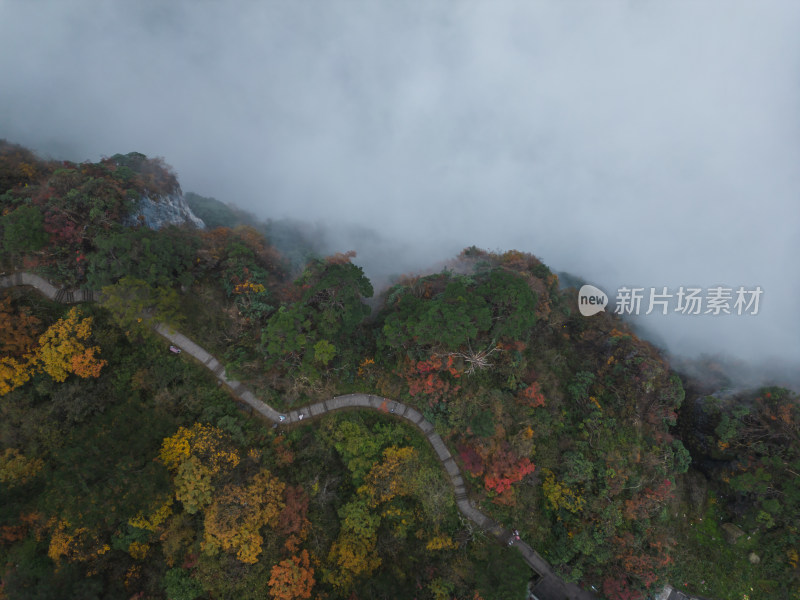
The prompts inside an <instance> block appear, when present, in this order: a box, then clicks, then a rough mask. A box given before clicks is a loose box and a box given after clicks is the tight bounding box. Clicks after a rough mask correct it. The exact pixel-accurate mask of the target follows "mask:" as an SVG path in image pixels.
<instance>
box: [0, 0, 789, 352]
mask: <svg viewBox="0 0 800 600" xmlns="http://www.w3.org/2000/svg"><path fill="white" fill-rule="evenodd" d="M798 26H800V5H799V4H797V3H796V2H783V3H778V2H766V3H758V4H757V5H756V4H754V3H752V2H730V1H724V2H723V1H722V0H719V1H716V2H710V1H709V2H704V3H688V2H687V3H683V2H676V3H660V2H636V3H634V2H603V3H580V4H577V3H566V2H555V1H553V2H524V3H523V2H515V3H512V2H482V1H478V0H476V1H471V2H470V1H466V2H459V3H453V2H426V3H416V2H411V3H395V2H384V3H378V2H370V3H368V2H355V1H353V2H349V1H345V0H339V1H337V2H321V1H306V2H288V1H287V2H266V3H264V2H226V3H222V2H206V1H194V2H188V1H174V2H147V1H145V2H116V1H110V2H103V3H98V2H90V1H80V2H73V1H69V2H62V1H56V0H47V1H37V2H30V1H22V0H5V1H4V2H2V3H0V74H2V83H1V84H0V136H2V137H6V138H8V139H9V140H11V141H15V142H18V143H22V144H24V145H28V146H30V147H32V148H34V149H36V150H39V151H40V152H43V153H46V154H50V155H53V156H56V157H59V158H61V157H63V158H70V159H73V160H86V159H89V160H96V159H97V158H99V157H100V156H102V155H110V154H113V153H115V152H128V151H133V150H136V151H139V152H144V153H146V154H148V155H159V156H164V157H165V158H166V159H167V162H169V163H170V164H172V165H173V166H174V167H175V169H176V171H177V172H178V174H179V177H180V180H181V183H182V185H183V188H184V189H186V190H192V191H195V192H197V193H200V194H203V195H208V196H215V197H217V198H219V199H221V200H225V201H232V202H235V203H236V204H238V205H240V206H242V207H244V208H247V209H249V210H251V211H253V212H255V213H256V214H258V215H259V216H261V217H265V218H266V217H272V218H282V217H293V218H299V219H305V220H310V221H315V222H320V223H323V224H325V225H326V226H328V229H329V232H330V233H329V234H328V235H329V237H330V239H331V240H332V241H331V244H332V245H333V246H335V247H337V249H341V250H347V249H349V248H350V247H355V248H356V249H360V250H361V251H362V258H364V259H365V261H366V262H367V263H368V264H369V266H370V270H371V272H372V273H373V274H374V275H376V276H380V275H381V274H382V273H393V272H394V273H397V272H402V271H407V270H409V269H411V268H415V267H416V268H424V267H426V266H428V265H430V264H432V263H434V262H436V261H439V260H442V259H445V258H447V257H449V256H452V255H453V254H454V253H455V252H457V251H458V250H459V249H461V248H463V247H465V246H469V245H473V244H474V245H477V246H480V247H485V248H489V249H509V248H518V249H521V250H526V251H530V252H533V253H534V254H536V255H538V256H540V257H541V258H542V259H543V260H544V261H545V262H547V263H548V264H549V265H550V266H551V267H552V268H554V269H556V270H566V271H569V272H573V273H576V274H579V275H581V276H582V277H584V278H585V279H587V280H589V281H591V282H593V283H596V284H597V285H599V286H600V287H603V288H604V289H605V290H606V291H607V292H609V295H610V296H613V295H614V292H615V290H616V288H617V287H619V286H622V285H628V286H633V285H638V286H642V287H651V286H652V287H658V288H660V287H662V286H670V287H678V286H681V285H683V286H689V285H696V286H699V287H704V288H706V287H711V286H716V285H720V284H722V285H727V286H730V287H738V286H740V285H744V286H749V287H754V286H756V285H760V286H761V287H762V288H763V289H764V295H763V297H762V305H761V311H760V314H759V315H757V316H755V317H744V316H741V317H739V316H730V317H721V318H713V317H711V316H706V317H704V316H700V317H688V316H677V317H672V318H666V317H655V318H649V319H647V323H646V326H647V327H648V328H650V329H651V330H652V331H653V332H654V335H656V336H660V337H661V338H663V340H664V342H665V343H666V344H667V345H668V346H669V347H670V348H671V349H673V350H675V351H678V352H681V353H689V354H693V353H698V352H726V353H730V354H732V355H734V356H738V357H741V358H744V359H748V360H753V359H756V358H758V359H768V358H770V357H773V356H775V357H781V358H782V359H789V360H790V361H792V362H795V364H797V363H800V319H798V313H797V310H796V309H795V305H794V302H795V301H796V299H797V298H798V297H800V278H798V270H797V267H796V258H797V256H798V255H799V254H800V203H799V202H798V200H799V199H800V169H798V165H800V111H798V110H797V107H798V106H800V79H799V78H798V75H797V74H798V73H799V72H800V68H799V67H800V38H799V37H798V36H797V35H796V32H797V30H798ZM345 224H348V225H355V226H357V227H360V228H369V229H372V230H377V231H379V232H380V239H379V240H376V239H375V238H374V236H372V234H369V233H366V232H365V233H363V234H358V235H353V234H352V231H353V228H352V227H344V225H345ZM340 225H341V227H340ZM376 247H378V248H382V249H383V252H382V257H384V258H385V263H386V264H384V262H383V261H382V262H381V264H375V261H372V262H371V263H370V261H369V260H368V258H367V257H364V256H363V252H364V251H365V250H366V249H370V248H376ZM387 249H389V251H387Z"/></svg>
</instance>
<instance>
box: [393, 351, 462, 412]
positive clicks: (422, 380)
mask: <svg viewBox="0 0 800 600" xmlns="http://www.w3.org/2000/svg"><path fill="white" fill-rule="evenodd" d="M404 375H405V379H406V381H407V382H408V393H409V394H410V395H411V396H416V395H417V394H425V395H426V396H428V397H429V399H430V400H429V401H430V403H431V404H435V403H436V402H438V401H439V400H446V399H447V396H448V395H450V394H455V393H457V392H458V391H459V390H460V389H461V386H460V385H458V384H456V383H454V382H452V381H450V380H448V379H447V378H446V375H449V376H450V377H452V378H453V379H458V378H459V377H461V373H460V372H459V371H458V370H457V369H456V368H455V358H454V357H452V356H448V357H446V360H442V357H441V356H437V355H434V356H431V357H430V358H429V359H428V360H421V361H419V362H417V363H415V364H414V363H412V365H411V366H410V367H409V368H408V370H407V371H406V373H405V374H404ZM443 376H444V377H443Z"/></svg>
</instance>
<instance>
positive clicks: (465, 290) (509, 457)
mask: <svg viewBox="0 0 800 600" xmlns="http://www.w3.org/2000/svg"><path fill="white" fill-rule="evenodd" d="M177 186H178V182H177V178H176V176H175V175H174V174H173V173H172V172H171V171H170V169H169V168H168V167H167V166H166V165H165V163H164V162H163V161H161V160H158V159H149V158H147V157H144V156H143V155H140V154H137V153H131V154H126V155H114V156H112V157H111V158H108V159H105V160H102V161H100V162H99V163H83V164H73V163H61V162H58V163H56V162H53V161H46V160H42V159H40V158H38V157H36V156H35V155H34V154H32V153H31V152H29V151H27V150H26V149H24V148H21V147H18V146H15V145H13V144H10V143H6V142H2V143H0V213H1V214H2V216H1V217H0V241H1V242H2V255H1V257H0V271H2V272H3V273H5V274H10V273H15V272H20V271H29V272H36V273H38V274H40V275H42V276H43V277H45V278H47V279H49V280H50V281H52V282H53V283H54V284H55V285H57V286H68V287H71V288H83V289H87V290H96V291H98V292H99V293H98V294H97V297H98V298H99V301H98V302H86V303H80V304H78V305H76V306H73V307H67V306H64V305H62V304H58V303H53V302H50V301H48V300H46V299H44V298H43V297H42V296H41V295H39V294H37V293H36V292H34V291H32V290H31V289H30V288H23V287H15V288H10V289H8V290H5V291H4V292H2V295H0V415H1V416H0V598H9V599H11V598H169V599H174V600H191V599H194V598H237V599H238V598H275V599H281V600H290V599H295V598H298V599H299V598H331V599H334V598H362V599H372V598H435V599H437V600H445V599H450V598H458V599H469V600H478V599H479V598H483V599H485V600H489V599H494V598H498V599H506V598H508V599H514V598H519V599H521V598H524V597H525V596H526V586H527V583H528V580H529V579H530V577H531V572H530V570H529V568H528V567H527V565H526V564H525V563H524V562H523V561H522V559H521V557H520V555H519V554H518V553H517V552H516V551H514V550H513V549H509V548H507V547H505V545H502V544H498V543H497V541H496V540H494V539H493V538H491V537H489V536H486V535H484V534H482V533H481V532H480V531H479V530H477V529H476V528H475V527H474V525H473V524H472V523H471V522H470V521H468V520H467V519H465V518H464V517H463V516H462V515H461V514H460V513H459V511H458V510H457V508H456V505H455V501H454V496H453V489H452V487H451V486H450V483H449V480H448V479H447V477H446V473H445V472H444V471H443V468H442V465H441V463H440V462H439V461H438V460H437V458H436V457H435V456H434V453H433V451H432V449H431V447H430V446H429V445H428V444H427V442H426V441H425V439H424V438H423V436H422V435H421V434H420V433H419V432H418V431H417V430H416V429H414V428H413V427H411V426H409V425H407V424H405V423H403V422H402V421H400V420H398V419H396V418H394V417H393V416H392V415H391V414H390V413H386V414H382V413H380V412H375V411H366V410H352V411H345V412H340V413H337V414H335V415H327V416H324V417H322V418H320V419H316V420H313V421H311V420H310V421H309V422H307V423H306V422H303V423H301V424H299V425H291V426H284V425H278V426H276V427H273V426H272V425H270V424H268V423H266V422H265V421H263V420H261V419H259V418H258V417H257V416H254V415H252V414H249V413H248V412H247V411H243V410H241V408H240V406H239V405H237V404H236V403H235V402H234V401H232V399H231V397H230V396H229V395H228V394H227V392H225V391H224V389H221V388H220V387H218V385H217V382H216V380H215V378H214V377H213V376H212V375H211V374H209V373H208V371H207V370H206V369H205V368H204V367H203V366H202V365H200V364H198V363H196V362H194V361H192V360H191V359H190V358H188V357H187V356H186V354H185V353H184V354H182V355H181V354H173V353H171V352H170V351H169V350H168V348H167V344H165V342H164V341H163V340H162V339H161V338H159V337H158V336H157V335H156V334H155V333H154V332H153V331H152V326H153V325H155V324H156V323H159V322H166V323H168V324H170V325H171V326H173V327H175V328H177V329H178V330H180V331H181V332H182V333H184V334H185V335H187V336H188V337H190V338H192V339H193V340H195V341H196V342H197V343H199V344H201V345H202V346H203V347H204V348H207V349H208V350H209V351H211V352H212V353H213V354H214V355H215V356H217V357H218V358H219V359H220V360H221V361H222V362H224V364H225V367H226V370H227V373H228V374H229V375H230V376H232V377H236V378H237V379H239V380H240V381H242V382H243V383H244V384H246V385H247V386H248V388H249V389H251V390H253V391H254V392H255V394H256V396H257V397H258V398H260V399H261V400H263V401H264V402H266V403H267V404H269V405H271V406H273V407H275V408H276V409H278V410H282V411H289V410H291V409H296V408H299V407H302V406H305V405H308V404H310V403H312V402H317V401H320V400H325V399H328V398H331V397H334V396H337V395H341V394H345V393H350V392H365V393H370V394H377V395H381V396H384V397H387V398H393V399H396V400H400V401H403V402H404V403H406V404H408V405H410V406H413V407H415V408H416V409H417V410H419V411H420V412H421V413H422V414H423V415H424V416H425V418H426V419H427V420H428V421H430V422H431V423H433V425H434V427H435V429H436V431H437V432H438V433H439V434H440V435H441V437H442V439H443V440H444V441H445V443H446V445H447V447H448V448H449V450H450V452H451V453H452V455H453V456H455V457H456V460H457V463H458V466H459V468H460V470H461V473H462V475H463V476H464V478H465V479H466V481H467V484H468V485H467V487H468V491H469V497H470V500H471V501H472V502H473V503H474V505H475V506H476V507H477V508H478V509H480V510H481V511H483V512H485V513H486V514H488V515H490V516H491V517H492V518H493V519H495V520H496V521H498V522H500V523H502V524H504V525H505V526H506V527H508V528H515V529H518V530H519V532H520V534H521V536H522V537H523V538H524V539H525V540H526V541H528V542H529V543H530V544H531V545H532V546H533V547H534V548H535V549H536V550H537V551H538V552H539V553H540V554H541V555H542V556H543V557H544V558H545V559H547V560H548V561H549V562H550V563H551V564H552V565H553V566H554V568H555V569H556V571H557V572H558V573H559V574H560V575H561V576H562V577H563V578H564V579H566V580H567V581H572V582H576V583H578V584H579V585H581V586H582V587H584V588H586V589H592V588H593V589H595V590H597V591H598V593H599V594H601V595H602V596H603V597H606V598H610V599H612V600H623V599H636V598H645V597H646V596H647V595H648V594H654V593H655V592H656V591H657V590H659V589H660V588H661V586H662V585H663V584H664V583H667V582H670V583H672V584H673V585H675V586H678V587H680V588H681V589H686V590H688V591H690V592H693V593H696V594H699V595H703V596H706V597H710V598H721V599H722V598H724V599H728V598H730V599H734V598H735V599H736V600H740V599H741V598H742V597H743V596H744V595H748V596H749V597H751V598H776V599H780V598H787V599H788V598H800V570H798V550H800V531H798V521H797V515H798V514H800V475H799V473H800V408H798V398H797V396H796V394H794V393H792V392H790V391H788V390H785V389H781V388H766V389H761V390H742V391H740V392H736V393H728V394H727V395H725V394H720V393H717V390H713V389H711V390H710V389H705V388H702V387H701V386H700V385H699V384H698V383H697V382H695V381H693V380H689V379H688V378H686V377H683V378H682V377H681V376H680V375H679V374H678V373H675V372H673V371H672V370H671V369H670V366H669V364H668V363H667V362H666V361H665V359H664V358H663V356H662V355H661V354H660V353H659V352H658V350H657V349H656V348H654V347H653V346H652V345H650V344H649V343H647V342H645V341H643V340H641V339H639V338H638V337H637V336H636V335H634V334H633V333H632V332H631V331H630V329H629V328H628V327H627V326H626V325H625V323H623V322H622V321H620V320H619V319H618V318H617V317H615V316H613V315H608V314H606V313H601V314H599V315H596V316H593V317H590V318H587V317H583V316H581V315H580V314H579V313H578V311H577V309H576V304H575V297H576V296H575V294H574V290H570V289H562V288H561V286H560V284H559V280H558V277H557V276H556V275H554V274H553V273H552V272H551V271H550V269H549V268H548V267H547V266H545V265H544V264H542V263H541V262H540V261H539V260H538V259H536V258H535V257H534V256H531V255H529V254H525V253H521V252H517V251H508V252H503V253H491V252H486V251H483V250H480V249H477V248H474V247H471V248H467V249H465V250H464V251H463V252H462V253H461V255H460V256H458V257H455V258H454V260H453V261H452V264H451V267H450V268H449V269H447V270H444V271H442V272H440V273H436V274H433V275H427V276H416V275H413V274H411V275H407V276H404V277H402V278H400V279H399V280H397V281H396V282H395V283H394V285H392V286H391V287H390V288H388V289H385V290H374V289H373V286H372V284H371V282H370V281H369V280H368V279H367V277H366V276H365V275H364V272H363V270H362V269H361V268H360V267H359V266H358V265H357V257H354V256H353V255H352V254H338V255H334V256H327V257H323V256H315V255H314V252H313V250H314V248H313V245H312V244H307V243H304V242H303V240H302V239H299V238H293V237H292V236H291V235H288V234H287V230H286V229H285V228H283V229H282V228H281V227H280V226H279V225H276V224H274V223H273V224H272V225H263V224H262V225H258V224H255V223H254V224H253V225H254V227H251V226H248V225H245V224H243V223H244V222H245V221H246V219H247V218H248V217H247V215H246V213H243V212H241V211H238V210H237V209H235V208H232V207H229V206H226V205H224V204H222V203H220V202H217V201H215V200H213V199H208V198H202V197H201V196H197V195H191V194H187V199H188V200H189V203H190V205H191V206H192V207H193V209H195V210H196V212H197V214H198V215H199V216H200V217H202V218H203V219H205V220H206V224H207V226H208V227H207V229H203V230H201V229H196V228H193V227H190V226H181V227H164V228H162V229H159V230H158V231H155V230H151V229H148V228H146V227H144V226H143V225H141V224H138V225H135V226H130V225H125V224H124V223H129V224H130V223H131V220H130V217H131V215H133V214H134V212H135V207H136V203H137V201H138V200H139V199H140V198H141V197H142V196H143V195H148V196H151V197H152V196H158V195H159V194H163V193H169V192H172V191H174V190H175V189H177ZM134 220H135V219H134ZM278 247H280V248H281V249H283V250H285V252H283V253H282V252H281V251H280V250H278ZM376 292H377V294H378V295H379V296H378V298H373V296H374V294H376ZM367 299H372V300H371V305H367V303H366V301H367ZM371 306H374V307H375V308H371Z"/></svg>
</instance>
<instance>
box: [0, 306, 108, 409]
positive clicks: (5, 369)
mask: <svg viewBox="0 0 800 600" xmlns="http://www.w3.org/2000/svg"><path fill="white" fill-rule="evenodd" d="M21 314H22V315H23V317H22V320H23V324H24V325H21V326H18V327H16V328H13V327H6V328H5V332H6V334H7V335H9V332H12V333H11V334H10V335H11V336H12V340H11V341H7V340H6V343H5V344H4V347H6V348H12V351H16V353H17V356H16V357H15V356H13V355H11V356H2V357H0V396H2V395H4V394H7V393H8V392H10V391H11V390H13V389H15V388H17V387H19V386H20V385H23V384H24V383H25V382H27V381H28V380H29V379H30V378H31V377H32V376H33V375H34V374H35V373H37V372H44V373H47V374H48V375H49V376H50V377H52V378H53V379H54V380H55V381H58V382H61V381H64V380H66V378H67V377H68V376H69V375H70V374H75V375H77V376H78V377H81V378H83V379H87V378H89V377H93V378H96V377H99V376H100V371H101V370H102V368H103V367H104V366H105V365H106V364H107V362H106V361H105V360H103V359H101V358H98V356H97V355H98V354H99V353H100V348H99V347H98V346H88V345H87V344H86V342H87V341H88V340H89V337H90V336H91V333H92V318H91V317H85V318H81V312H80V310H79V309H78V308H77V307H74V308H71V309H70V311H69V312H68V313H67V316H66V317H65V318H62V319H59V320H58V321H57V322H56V323H54V324H53V325H51V326H50V327H49V328H48V329H47V330H46V331H45V332H44V333H43V334H42V335H41V336H40V337H39V340H38V346H35V347H32V345H31V343H30V339H29V338H30V335H29V331H31V328H32V327H33V326H35V322H34V321H33V320H32V319H27V321H26V317H25V316H24V313H21ZM25 323H27V324H25ZM14 333H16V335H14ZM7 339H8V338H7ZM23 349H24V350H23ZM21 351H24V352H25V353H24V354H22V355H21V356H20V354H19V353H20V352H21Z"/></svg>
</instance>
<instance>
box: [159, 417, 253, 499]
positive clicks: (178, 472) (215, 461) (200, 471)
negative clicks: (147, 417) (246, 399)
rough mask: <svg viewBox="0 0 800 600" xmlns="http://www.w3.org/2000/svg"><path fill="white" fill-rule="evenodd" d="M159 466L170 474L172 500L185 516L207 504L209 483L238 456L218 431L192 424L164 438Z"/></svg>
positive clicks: (229, 466) (210, 490)
mask: <svg viewBox="0 0 800 600" xmlns="http://www.w3.org/2000/svg"><path fill="white" fill-rule="evenodd" d="M159 458H160V459H161V462H162V463H164V465H165V466H166V467H167V468H168V469H169V470H170V471H171V472H172V474H173V482H174V484H175V497H176V498H177V499H178V500H180V501H181V502H182V503H183V507H184V508H185V509H186V512H188V513H189V514H195V513H197V512H198V511H199V510H201V509H202V508H203V507H205V506H207V505H208V504H210V503H211V499H212V495H213V492H214V485H213V481H212V480H213V479H214V478H215V477H216V476H218V475H219V474H220V473H227V472H229V471H230V470H232V469H233V468H234V467H236V465H238V464H239V460H240V458H239V452H238V451H237V450H236V449H235V448H233V447H232V445H231V442H230V439H229V437H228V435H227V434H226V433H225V432H224V431H222V430H221V429H220V428H219V427H214V426H212V425H203V424H202V423H195V424H194V425H192V426H191V427H189V428H187V427H181V428H179V429H178V431H177V432H175V434H174V435H171V436H170V437H168V438H164V441H163V442H162V443H161V451H160V452H159Z"/></svg>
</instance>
